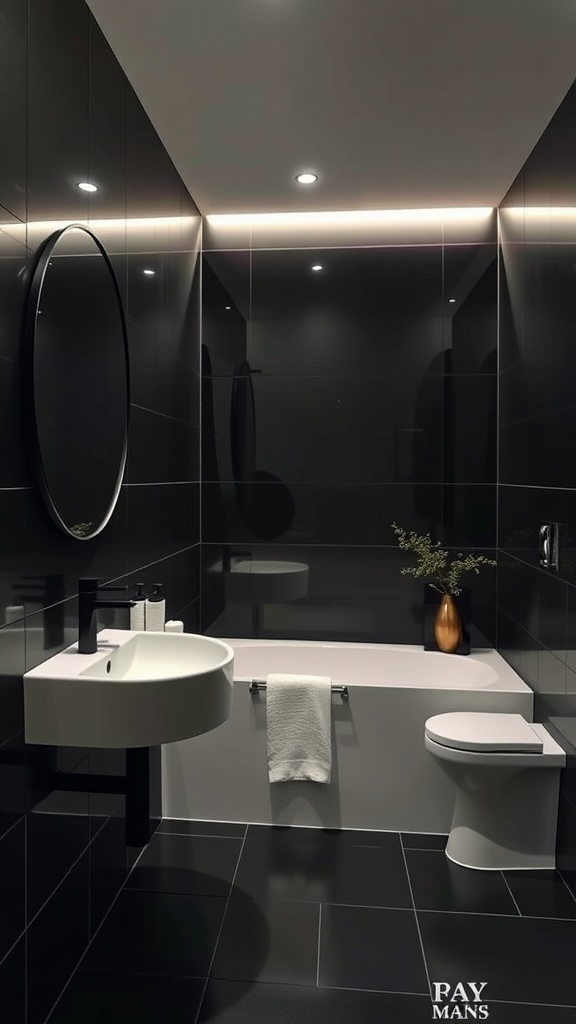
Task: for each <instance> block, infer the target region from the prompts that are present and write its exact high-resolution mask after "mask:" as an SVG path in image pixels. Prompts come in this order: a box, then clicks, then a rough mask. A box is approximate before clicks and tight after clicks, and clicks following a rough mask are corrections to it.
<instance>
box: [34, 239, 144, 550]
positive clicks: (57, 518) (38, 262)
mask: <svg viewBox="0 0 576 1024" xmlns="http://www.w3.org/2000/svg"><path fill="white" fill-rule="evenodd" d="M72 230H80V231H84V232H85V234H87V235H89V236H90V238H91V239H92V241H93V242H94V244H95V245H96V247H97V248H98V250H99V251H100V254H101V256H102V257H103V258H104V262H105V264H106V268H107V270H108V273H109V275H110V280H111V282H112V285H113V288H114V291H115V294H116V300H117V302H118V310H119V312H120V322H121V325H122V339H123V343H124V360H125V365H126V415H125V418H124V443H123V446H122V458H121V460H120V465H119V470H118V476H117V478H116V483H115V486H114V490H113V493H112V496H111V499H110V501H109V504H108V511H107V512H106V515H105V516H104V517H103V519H102V520H101V521H100V523H99V525H98V528H97V529H96V530H93V531H92V532H91V533H87V534H85V535H80V534H77V533H73V532H72V530H70V528H69V527H68V526H67V525H66V523H65V522H64V520H63V519H62V517H61V515H60V513H59V512H58V509H57V508H56V505H55V503H54V499H53V497H52V493H51V491H50V486H49V482H48V480H47V478H46V473H45V470H44V464H43V461H42V454H41V451H40V443H39V439H38V422H37V418H36V408H35V401H34V343H35V329H36V317H37V314H38V306H39V302H40V296H41V294H42V286H43V284H44V277H45V275H46V270H47V268H48V264H49V262H50V258H51V257H52V254H53V252H54V248H55V247H56V245H57V243H58V242H59V240H60V238H61V237H62V235H64V234H65V233H66V232H67V231H72ZM26 278H27V289H26V294H25V298H24V316H23V320H22V355H23V358H22V373H21V393H22V410H23V423H24V433H25V442H26V447H27V450H28V452H29V454H30V458H31V463H32V469H33V473H34V477H35V479H36V482H37V484H38V487H39V489H40V493H41V495H42V499H43V501H44V504H45V506H46V509H47V511H48V513H49V515H50V518H51V519H52V521H53V522H54V523H55V525H56V526H57V527H58V528H59V529H60V530H62V532H63V533H65V534H66V536H67V537H71V538H73V539H74V540H92V539H93V538H94V537H97V536H98V534H99V533H101V532H102V530H103V529H104V527H105V526H106V525H107V524H108V523H109V521H110V519H111V518H112V515H113V513H114V509H115V508H116V504H117V502H118V498H119V497H120V490H121V488H122V480H123V478H124V471H125V469H126V460H127V457H128V428H129V419H130V356H129V349H128V333H127V329H126V316H125V314H124V306H123V303H122V296H121V294H120V289H119V287H118V282H117V280H116V274H115V273H114V267H113V266H112V263H111V261H110V257H109V256H108V253H107V252H106V250H105V248H104V246H103V245H102V242H101V241H100V239H99V238H98V237H97V236H96V235H95V234H94V232H93V231H91V230H90V228H88V227H86V225H85V224H76V223H72V224H67V225H66V226H65V227H63V228H59V229H58V231H54V232H53V233H52V234H51V235H49V236H48V237H47V238H46V239H45V240H44V241H43V242H42V243H41V245H40V246H39V247H38V249H37V250H36V253H35V254H34V257H33V263H32V265H31V267H30V269H29V271H28V272H27V274H26Z"/></svg>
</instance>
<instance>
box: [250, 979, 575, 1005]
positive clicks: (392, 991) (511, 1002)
mask: <svg viewBox="0 0 576 1024" xmlns="http://www.w3.org/2000/svg"><path fill="white" fill-rule="evenodd" d="M256 984H264V985H267V984H275V983H274V982H257V983H256ZM286 987H287V988H289V987H292V988H297V987H298V986H296V985H294V986H290V985H288V984H286ZM301 987H303V986H301ZM321 987H322V988H325V989H335V990H336V991H338V992H374V993H381V994H382V995H388V996H415V997H416V998H418V999H422V998H426V999H430V1000H431V998H432V997H431V995H430V993H429V992H398V991H396V990H395V989H389V988H386V989H384V988H346V987H345V986H344V985H322V986H321ZM488 1003H489V1004H491V1003H498V1004H499V1005H501V1006H549V1007H550V1008H551V1009H553V1010H556V1009H558V1008H560V1009H565V1010H573V1009H574V1007H575V1006H576V1004H574V1003H527V1002H521V1001H518V1000H517V999H490V1000H488Z"/></svg>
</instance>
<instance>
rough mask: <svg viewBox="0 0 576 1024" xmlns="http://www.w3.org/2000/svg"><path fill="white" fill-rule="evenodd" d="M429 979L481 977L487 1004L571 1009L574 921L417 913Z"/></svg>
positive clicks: (575, 982)
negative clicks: (498, 1001) (492, 1001)
mask: <svg viewBox="0 0 576 1024" xmlns="http://www.w3.org/2000/svg"><path fill="white" fill-rule="evenodd" d="M418 920H419V923H420V931H421V934H422V940H423V945H424V953H425V956H426V961H427V964H428V970H429V974H430V979H431V980H432V981H435V980H438V981H439V980H441V981H449V982H452V983H454V982H456V981H460V980H464V979H469V978H481V979H482V981H486V982H487V986H486V999H487V1001H489V1000H490V999H503V1000H509V1001H510V1002H527V1003H551V1004H556V1005H564V1006H576V972H575V971H574V963H576V922H574V921H552V920H538V919H537V918H526V917H491V916H487V915H482V914H435V913H428V912H426V911H421V912H419V914H418Z"/></svg>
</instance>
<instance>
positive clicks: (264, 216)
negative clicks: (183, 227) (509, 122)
mask: <svg viewBox="0 0 576 1024" xmlns="http://www.w3.org/2000/svg"><path fill="white" fill-rule="evenodd" d="M493 213H494V207H492V206H470V207H448V208H447V209H435V210H434V209H433V210H344V211H340V212H339V211H334V212H331V211H326V212H309V213H210V214H208V215H207V217H206V220H207V221H208V223H209V224H211V225H213V226H214V227H243V226H245V225H246V226H249V225H254V226H258V225H260V226H263V227H265V226H266V225H270V226H280V225H286V227H293V226H298V225H302V226H303V227H304V226H307V225H312V224H319V225H330V224H334V225H339V226H343V225H346V224H350V225H354V224H378V223H380V224H437V223H442V222H446V221H467V222H469V221H471V220H486V219H488V218H489V217H491V216H492V214H493Z"/></svg>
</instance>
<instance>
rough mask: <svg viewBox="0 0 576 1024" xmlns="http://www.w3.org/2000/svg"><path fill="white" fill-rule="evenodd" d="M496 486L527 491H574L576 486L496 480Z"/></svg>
mask: <svg viewBox="0 0 576 1024" xmlns="http://www.w3.org/2000/svg"><path fill="white" fill-rule="evenodd" d="M570 408H572V406H571V407H570ZM498 487H524V488H526V490H528V491H576V487H551V486H550V485H548V484H506V483H501V482H498Z"/></svg>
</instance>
